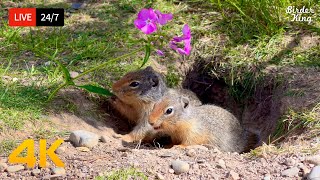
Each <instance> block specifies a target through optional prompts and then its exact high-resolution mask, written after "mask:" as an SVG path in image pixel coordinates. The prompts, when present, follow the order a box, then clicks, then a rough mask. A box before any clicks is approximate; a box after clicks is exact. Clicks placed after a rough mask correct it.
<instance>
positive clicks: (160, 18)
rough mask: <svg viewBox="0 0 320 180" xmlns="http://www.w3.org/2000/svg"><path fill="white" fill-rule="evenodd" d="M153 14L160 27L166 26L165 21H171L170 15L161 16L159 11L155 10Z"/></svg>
mask: <svg viewBox="0 0 320 180" xmlns="http://www.w3.org/2000/svg"><path fill="white" fill-rule="evenodd" d="M155 13H156V14H157V22H158V23H159V24H161V25H165V24H167V21H170V20H172V14H171V13H169V14H162V13H161V12H160V11H159V10H155Z"/></svg>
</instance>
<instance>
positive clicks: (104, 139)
mask: <svg viewBox="0 0 320 180" xmlns="http://www.w3.org/2000/svg"><path fill="white" fill-rule="evenodd" d="M100 140H101V142H103V143H107V142H109V141H110V138H109V137H108V136H105V135H103V136H101V137H100Z"/></svg>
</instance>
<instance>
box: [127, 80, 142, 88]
mask: <svg viewBox="0 0 320 180" xmlns="http://www.w3.org/2000/svg"><path fill="white" fill-rule="evenodd" d="M139 84H140V83H139V82H136V81H133V82H132V83H130V85H129V86H131V87H137V86H139Z"/></svg>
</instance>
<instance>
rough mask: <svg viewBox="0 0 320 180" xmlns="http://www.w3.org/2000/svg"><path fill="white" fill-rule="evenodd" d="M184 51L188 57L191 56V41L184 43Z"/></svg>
mask: <svg viewBox="0 0 320 180" xmlns="http://www.w3.org/2000/svg"><path fill="white" fill-rule="evenodd" d="M184 51H185V52H186V55H190V52H191V39H188V40H185V41H184Z"/></svg>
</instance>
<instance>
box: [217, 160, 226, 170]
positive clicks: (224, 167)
mask: <svg viewBox="0 0 320 180" xmlns="http://www.w3.org/2000/svg"><path fill="white" fill-rule="evenodd" d="M217 167H218V168H222V169H226V163H225V162H224V160H222V159H219V161H218V165H217Z"/></svg>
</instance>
